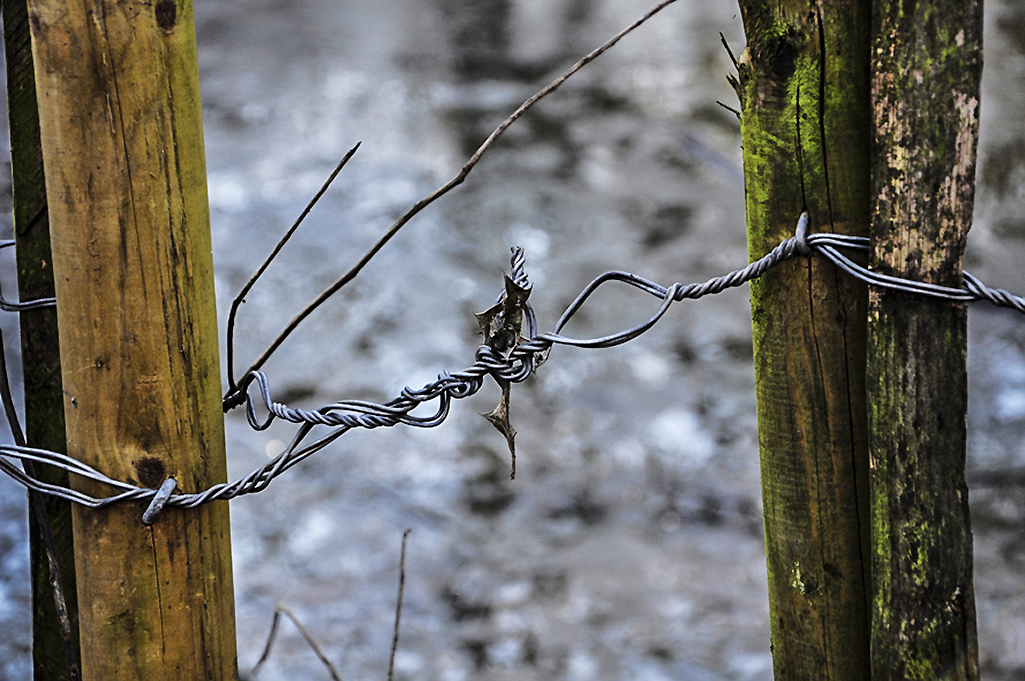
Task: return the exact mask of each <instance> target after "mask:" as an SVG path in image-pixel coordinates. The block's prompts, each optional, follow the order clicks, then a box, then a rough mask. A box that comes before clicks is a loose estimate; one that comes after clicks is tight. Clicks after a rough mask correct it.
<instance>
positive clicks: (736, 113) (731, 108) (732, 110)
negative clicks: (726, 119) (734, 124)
mask: <svg viewBox="0 0 1025 681" xmlns="http://www.w3.org/2000/svg"><path fill="white" fill-rule="evenodd" d="M715 103H716V104H718V105H719V106H721V107H722V108H724V109H726V110H727V111H729V112H730V113H731V114H733V115H734V116H736V117H737V120H738V121H739V120H743V115H741V113H740V112H739V111H737V110H736V109H734V108H733V107H732V106H730V105H729V104H725V103H723V102H720V101H719V100H718V99H717V100H715Z"/></svg>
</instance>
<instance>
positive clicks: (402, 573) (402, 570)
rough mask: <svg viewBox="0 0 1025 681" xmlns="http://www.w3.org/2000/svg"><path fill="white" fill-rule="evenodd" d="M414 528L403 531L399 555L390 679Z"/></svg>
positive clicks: (393, 667) (396, 646)
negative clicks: (408, 552)
mask: <svg viewBox="0 0 1025 681" xmlns="http://www.w3.org/2000/svg"><path fill="white" fill-rule="evenodd" d="M412 531H413V530H412V529H407V530H406V531H405V532H403V533H402V554H401V555H400V556H399V597H398V599H397V600H396V602H395V628H394V629H392V635H391V655H390V656H389V657H388V681H392V676H393V674H394V673H395V651H397V650H398V649H399V622H400V621H401V620H402V594H403V592H404V591H405V588H406V539H408V538H409V533H410V532H412Z"/></svg>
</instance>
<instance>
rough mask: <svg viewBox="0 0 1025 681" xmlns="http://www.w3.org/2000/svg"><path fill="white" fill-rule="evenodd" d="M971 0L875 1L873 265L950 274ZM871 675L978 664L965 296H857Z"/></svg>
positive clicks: (957, 267)
mask: <svg viewBox="0 0 1025 681" xmlns="http://www.w3.org/2000/svg"><path fill="white" fill-rule="evenodd" d="M981 15H982V3H981V0H944V1H942V2H929V3H915V2H908V1H906V0H876V2H875V8H874V10H873V49H872V71H873V73H872V100H873V112H874V128H875V133H874V140H873V142H874V143H873V162H872V195H873V206H872V212H873V216H872V243H873V250H872V267H873V268H874V269H876V270H878V271H880V272H883V273H885V274H893V275H896V276H902V277H908V278H911V279H917V280H921V281H929V282H933V283H937V284H942V285H946V286H955V287H956V286H959V285H960V284H961V254H962V253H963V251H964V245H965V238H966V237H967V234H968V229H969V227H970V225H971V221H972V207H973V204H974V196H975V161H976V144H977V141H978V121H979V84H980V80H981V72H982V17H981ZM869 336H870V339H871V342H870V347H871V349H872V350H871V355H870V358H869V382H868V385H869V395H870V399H871V419H870V420H871V462H872V538H873V555H872V574H873V583H872V586H873V589H872V595H873V605H874V607H873V621H872V660H873V664H872V671H873V676H872V678H873V680H874V681H890V680H893V681H896V680H898V679H900V680H901V681H905V680H908V681H910V680H920V681H925V680H926V679H928V680H929V681H934V680H941V679H942V680H947V679H977V678H978V645H977V640H976V623H975V595H974V588H973V584H972V533H971V526H970V523H969V514H968V489H967V487H966V485H965V437H966V426H965V412H966V408H967V369H966V346H967V331H966V317H965V310H964V307H963V305H960V304H956V303H947V302H938V301H934V300H926V299H922V298H920V297H915V296H911V295H908V294H903V293H895V292H888V291H879V290H873V292H872V294H871V302H870V305H869Z"/></svg>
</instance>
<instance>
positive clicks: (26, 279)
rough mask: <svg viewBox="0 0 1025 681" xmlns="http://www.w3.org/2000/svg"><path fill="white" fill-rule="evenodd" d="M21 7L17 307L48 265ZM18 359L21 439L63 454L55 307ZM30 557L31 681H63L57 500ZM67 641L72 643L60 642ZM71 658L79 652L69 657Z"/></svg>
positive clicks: (58, 478)
mask: <svg viewBox="0 0 1025 681" xmlns="http://www.w3.org/2000/svg"><path fill="white" fill-rule="evenodd" d="M27 10H28V5H27V0H6V2H3V19H4V51H5V54H6V57H7V109H8V120H9V121H10V129H11V179H12V184H13V194H14V238H15V242H16V244H17V262H18V290H19V294H20V297H21V299H22V300H37V299H40V298H51V297H53V265H52V263H53V259H52V258H51V256H50V223H49V219H48V215H47V211H46V184H45V181H44V178H43V158H42V154H41V151H40V139H39V110H38V104H37V101H36V85H35V72H34V69H33V66H32V46H31V40H30V34H29V26H28V11H27ZM20 321H21V360H22V369H23V375H24V378H25V436H26V439H27V442H28V444H29V445H30V446H32V447H39V448H41V449H49V450H53V451H59V452H65V451H67V445H66V443H65V437H64V396H63V393H62V391H61V375H60V347H59V345H58V341H57V313H56V311H55V310H54V309H53V308H38V309H34V310H25V311H23V312H21V315H20ZM35 473H36V475H38V476H39V477H41V478H42V479H43V480H45V481H46V482H48V483H51V484H56V485H67V484H68V482H69V480H68V474H67V473H64V472H61V471H54V470H50V469H48V468H46V467H42V466H37V467H36V468H35ZM41 523H48V524H49V526H50V528H51V530H52V535H53V539H54V548H55V553H56V557H57V562H58V564H59V566H60V578H61V583H62V586H63V591H64V593H63V596H64V599H65V604H66V607H67V610H68V626H69V629H70V631H69V632H64V633H63V635H62V632H61V627H60V626H59V620H58V616H57V612H56V607H55V603H54V593H53V586H52V584H51V571H50V565H49V561H48V558H47V555H46V546H45V545H46V538H45V536H44V530H43V527H42V525H41ZM29 556H30V565H31V576H32V662H33V669H34V672H33V678H34V679H35V681H57V680H58V679H60V680H65V679H68V678H69V675H70V674H71V672H70V670H69V669H68V659H67V658H68V653H69V652H71V651H77V645H78V643H77V636H78V605H77V598H76V594H75V555H74V544H73V540H72V532H71V504H70V502H67V501H64V500H63V499H57V498H56V497H41V498H38V499H33V500H32V503H30V504H29ZM67 634H70V638H71V640H70V641H67V640H64V636H66V635H67ZM71 654H72V655H74V657H76V658H77V656H78V655H77V652H72V653H71Z"/></svg>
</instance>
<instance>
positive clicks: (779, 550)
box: [737, 0, 871, 681]
mask: <svg viewBox="0 0 1025 681" xmlns="http://www.w3.org/2000/svg"><path fill="white" fill-rule="evenodd" d="M740 7H741V12H742V15H743V22H744V30H745V33H746V35H747V50H746V51H745V53H744V55H743V56H742V57H741V59H740V60H739V61H740V64H739V83H738V88H737V89H738V92H739V94H740V99H741V112H742V122H741V128H742V131H743V144H744V176H745V190H746V196H747V220H748V243H749V250H750V256H751V258H752V259H754V258H758V257H761V256H763V255H765V254H766V253H767V252H768V251H769V250H771V249H772V248H773V247H774V246H776V245H777V244H779V242H780V241H782V240H783V239H785V238H787V237H789V236H793V234H794V229H795V227H796V224H797V220H798V217H799V216H800V214H801V212H802V211H803V210H807V211H808V213H809V214H810V217H811V229H812V230H813V231H823V232H824V231H830V232H838V233H844V234H855V235H863V236H864V235H867V233H868V219H869V204H870V201H869V178H868V168H869V157H868V154H869V132H870V112H871V109H870V102H869V78H868V64H869V58H868V49H869V28H870V18H869V9H870V7H869V3H868V2H867V1H866V0H818V1H815V2H812V1H810V0H773V1H772V2H768V1H766V0H741V1H740ZM866 298H867V294H866V291H865V287H864V286H862V285H860V284H859V283H857V282H855V281H853V280H851V279H850V278H849V277H848V276H846V275H845V274H843V273H841V272H839V271H838V270H836V269H835V268H834V267H833V266H832V265H831V264H830V263H828V261H825V260H824V259H822V258H820V257H817V256H812V257H810V258H805V257H798V258H795V259H793V260H791V261H789V262H787V263H784V264H783V265H782V266H780V267H778V268H776V269H774V270H772V271H771V272H770V273H769V274H767V275H766V276H764V277H762V278H761V279H759V280H757V281H756V282H754V283H753V284H752V286H751V308H752V321H753V333H754V347H755V372H756V383H757V399H758V432H759V435H758V438H759V447H760V451H761V467H762V500H763V504H764V517H765V539H766V553H767V562H768V575H769V610H770V617H771V631H772V654H773V666H774V670H775V678H776V679H777V680H779V681H783V680H786V681H797V680H802V679H807V680H809V681H823V680H825V679H828V680H829V681H842V680H845V679H849V680H850V681H864V680H865V679H867V678H869V672H868V670H869V659H868V653H869V630H868V622H869V619H868V613H867V580H868V572H867V569H868V566H867V556H866V555H865V550H866V548H867V531H866V530H865V527H866V525H867V523H868V481H867V477H868V451H867V446H868V445H867V425H866V399H865V352H866V350H865V314H866V312H865V305H866Z"/></svg>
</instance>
